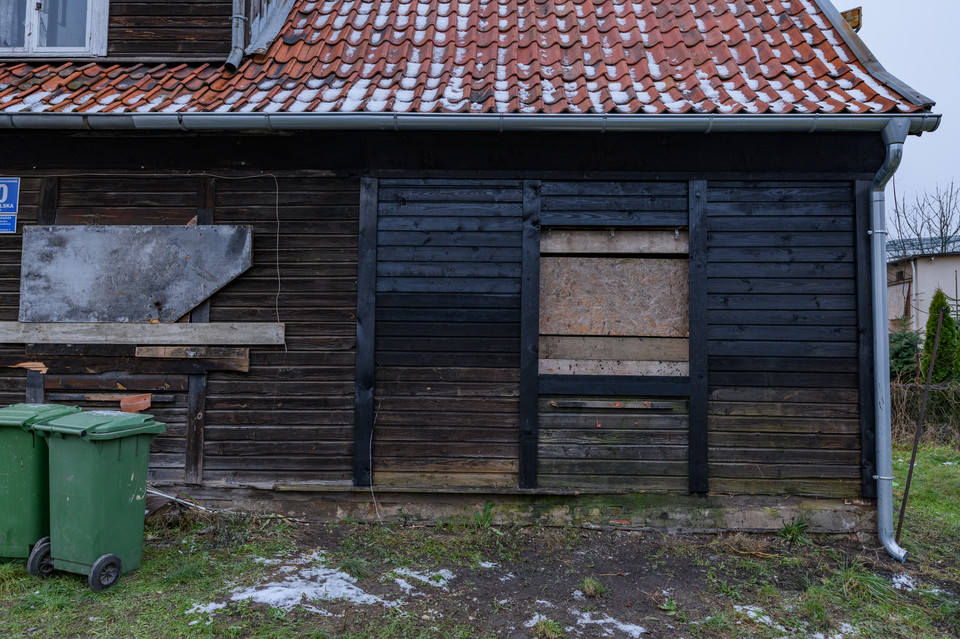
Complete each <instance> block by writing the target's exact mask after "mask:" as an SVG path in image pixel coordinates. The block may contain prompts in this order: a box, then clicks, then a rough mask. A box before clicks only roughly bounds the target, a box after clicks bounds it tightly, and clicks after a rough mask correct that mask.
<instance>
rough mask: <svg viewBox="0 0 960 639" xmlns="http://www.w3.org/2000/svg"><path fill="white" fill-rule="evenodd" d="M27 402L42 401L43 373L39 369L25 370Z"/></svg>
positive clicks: (38, 402)
mask: <svg viewBox="0 0 960 639" xmlns="http://www.w3.org/2000/svg"><path fill="white" fill-rule="evenodd" d="M26 402H27V403H28V404H42V403H43V373H41V372H40V371H27V397H26Z"/></svg>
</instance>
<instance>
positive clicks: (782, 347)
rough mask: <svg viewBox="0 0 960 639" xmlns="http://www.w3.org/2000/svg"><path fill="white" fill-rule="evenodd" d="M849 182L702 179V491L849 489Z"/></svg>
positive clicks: (852, 437)
mask: <svg viewBox="0 0 960 639" xmlns="http://www.w3.org/2000/svg"><path fill="white" fill-rule="evenodd" d="M854 212H855V202H854V190H853V183H852V182H816V183H815V182H797V183H786V182H777V183H764V182H710V183H709V189H708V204H707V220H708V221H707V224H708V240H707V242H708V249H707V252H708V267H707V273H708V280H707V292H708V304H707V308H708V310H707V324H708V328H707V331H708V347H707V350H708V357H709V359H708V366H709V379H708V382H709V388H710V404H709V429H710V435H709V445H710V450H709V462H710V464H709V472H710V489H711V490H712V491H716V492H732V493H788V494H799V495H829V496H838V497H853V496H857V495H859V494H860V446H859V441H860V422H859V406H858V401H859V394H858V390H857V389H858V385H859V376H858V359H857V358H858V330H857V312H856V309H857V285H856V278H855V250H854V233H853V229H854V227H855V224H854V222H855V217H854Z"/></svg>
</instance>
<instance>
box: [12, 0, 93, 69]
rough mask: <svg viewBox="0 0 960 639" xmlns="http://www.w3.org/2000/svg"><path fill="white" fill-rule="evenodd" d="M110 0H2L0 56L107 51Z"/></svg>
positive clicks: (55, 54)
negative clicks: (108, 1) (108, 5)
mask: <svg viewBox="0 0 960 639" xmlns="http://www.w3.org/2000/svg"><path fill="white" fill-rule="evenodd" d="M107 13H108V7H107V0H0V56H9V55H27V56H49V57H71V56H95V55H105V54H106V52H107Z"/></svg>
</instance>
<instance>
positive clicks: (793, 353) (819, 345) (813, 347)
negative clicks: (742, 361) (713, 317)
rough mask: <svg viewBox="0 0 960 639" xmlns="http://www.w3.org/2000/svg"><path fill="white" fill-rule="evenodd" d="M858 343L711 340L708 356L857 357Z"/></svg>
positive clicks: (744, 339)
mask: <svg viewBox="0 0 960 639" xmlns="http://www.w3.org/2000/svg"><path fill="white" fill-rule="evenodd" d="M857 353H858V348H857V343H856V342H787V341H782V342H775V341H754V340H750V339H747V338H742V339H738V340H732V339H731V340H710V341H709V342H708V343H707V354H708V355H711V356H718V357H724V356H737V357H750V356H757V357H777V356H779V357H843V358H850V357H856V356H857Z"/></svg>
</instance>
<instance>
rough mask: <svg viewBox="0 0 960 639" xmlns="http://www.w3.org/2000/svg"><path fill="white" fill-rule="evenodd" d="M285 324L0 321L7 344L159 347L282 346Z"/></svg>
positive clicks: (0, 338) (2, 340) (0, 333)
mask: <svg viewBox="0 0 960 639" xmlns="http://www.w3.org/2000/svg"><path fill="white" fill-rule="evenodd" d="M283 340H284V325H283V324H268V323H245V322H219V323H212V324H180V323H177V324H125V323H110V322H104V323H92V322H65V323H47V322H37V323H28V322H0V343H7V344H28V343H30V344H143V345H148V344H157V345H196V346H215V345H233V344H250V345H253V344H283Z"/></svg>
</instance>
